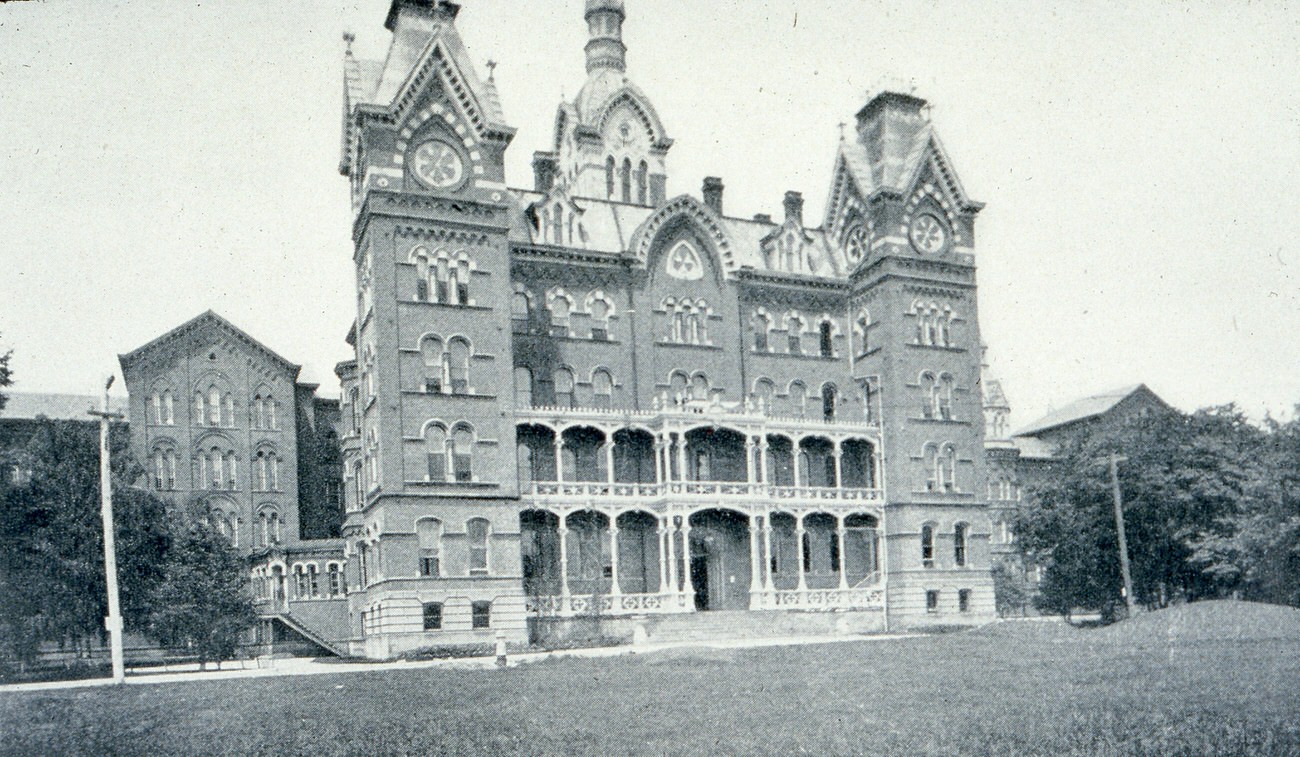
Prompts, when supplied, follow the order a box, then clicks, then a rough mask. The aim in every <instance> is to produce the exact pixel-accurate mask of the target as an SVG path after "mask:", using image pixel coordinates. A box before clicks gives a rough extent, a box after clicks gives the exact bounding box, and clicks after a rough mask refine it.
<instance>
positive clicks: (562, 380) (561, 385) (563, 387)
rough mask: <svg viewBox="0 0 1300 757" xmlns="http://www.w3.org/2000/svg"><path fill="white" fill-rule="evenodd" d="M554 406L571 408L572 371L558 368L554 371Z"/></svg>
mask: <svg viewBox="0 0 1300 757" xmlns="http://www.w3.org/2000/svg"><path fill="white" fill-rule="evenodd" d="M555 404H556V405H557V406H558V407H573V371H570V370H569V369H568V368H559V369H557V370H556V371H555Z"/></svg>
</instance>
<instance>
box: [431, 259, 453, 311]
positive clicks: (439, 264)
mask: <svg viewBox="0 0 1300 757" xmlns="http://www.w3.org/2000/svg"><path fill="white" fill-rule="evenodd" d="M450 279H451V265H450V263H449V262H448V261H447V259H446V258H439V259H438V260H437V261H435V262H434V264H433V301H434V302H441V303H443V304H444V305H445V304H447V303H449V302H451V292H450Z"/></svg>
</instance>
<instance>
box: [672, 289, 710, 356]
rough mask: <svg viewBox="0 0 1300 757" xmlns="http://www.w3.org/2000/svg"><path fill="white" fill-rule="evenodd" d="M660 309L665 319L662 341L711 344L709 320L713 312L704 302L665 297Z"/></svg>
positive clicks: (685, 298)
mask: <svg viewBox="0 0 1300 757" xmlns="http://www.w3.org/2000/svg"><path fill="white" fill-rule="evenodd" d="M660 308H661V309H662V310H663V312H664V315H665V319H666V320H665V323H664V330H663V339H664V341H666V342H669V343H671V344H700V345H707V344H711V342H710V341H709V318H710V317H711V316H712V315H713V310H712V308H710V307H709V303H708V302H707V301H706V300H703V299H693V298H691V297H682V298H681V299H678V298H676V297H666V298H664V301H663V302H662V303H661V305H660Z"/></svg>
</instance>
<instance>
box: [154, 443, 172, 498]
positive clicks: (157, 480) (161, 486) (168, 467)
mask: <svg viewBox="0 0 1300 757" xmlns="http://www.w3.org/2000/svg"><path fill="white" fill-rule="evenodd" d="M152 458H153V480H154V489H156V490H158V491H172V490H173V489H175V488H176V450H174V449H171V448H170V447H166V448H162V447H160V448H156V449H155V450H154V452H153V455H152Z"/></svg>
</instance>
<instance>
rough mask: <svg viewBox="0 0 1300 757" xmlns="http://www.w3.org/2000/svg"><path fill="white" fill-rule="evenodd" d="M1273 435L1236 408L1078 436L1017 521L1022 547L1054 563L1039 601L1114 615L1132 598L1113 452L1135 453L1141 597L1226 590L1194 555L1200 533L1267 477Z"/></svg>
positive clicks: (1132, 510)
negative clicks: (1125, 592) (1122, 572)
mask: <svg viewBox="0 0 1300 757" xmlns="http://www.w3.org/2000/svg"><path fill="white" fill-rule="evenodd" d="M1265 436H1266V435H1265V434H1264V432H1263V431H1262V430H1261V429H1258V428H1256V427H1254V426H1251V425H1250V424H1249V423H1248V422H1247V421H1246V420H1245V418H1244V417H1243V416H1242V415H1241V414H1240V413H1239V412H1238V411H1237V410H1236V409H1235V408H1233V407H1231V406H1228V407H1221V408H1210V409H1207V410H1201V411H1198V412H1196V413H1194V414H1192V415H1184V414H1181V413H1177V412H1168V413H1153V414H1149V415H1144V416H1140V417H1137V418H1134V419H1131V420H1130V421H1129V422H1127V423H1125V424H1123V425H1121V426H1119V427H1113V428H1109V429H1106V430H1105V431H1101V432H1093V433H1090V434H1087V433H1085V434H1082V435H1080V436H1079V437H1077V438H1074V439H1071V440H1069V441H1068V442H1067V443H1066V444H1065V445H1064V446H1063V448H1062V449H1061V451H1060V453H1059V455H1058V459H1057V461H1056V463H1055V464H1054V466H1053V469H1052V474H1051V475H1050V476H1049V477H1047V478H1045V480H1043V481H1042V482H1041V483H1039V484H1037V485H1035V486H1031V487H1030V492H1029V494H1030V496H1029V501H1028V503H1027V504H1026V506H1025V507H1024V508H1023V509H1022V511H1021V513H1020V514H1019V515H1018V517H1017V522H1016V533H1017V536H1018V537H1019V540H1018V543H1019V544H1020V547H1021V549H1022V550H1023V551H1024V552H1025V554H1026V555H1027V556H1029V557H1032V558H1037V559H1039V560H1040V562H1043V563H1045V565H1046V572H1045V574H1044V576H1043V581H1042V584H1041V585H1040V596H1039V597H1038V598H1037V599H1036V603H1037V604H1038V606H1039V607H1040V609H1043V610H1044V611H1049V612H1058V613H1068V611H1069V610H1070V609H1072V608H1081V609H1087V610H1094V611H1101V612H1102V613H1103V614H1104V615H1108V616H1109V615H1111V614H1113V613H1114V611H1115V610H1116V609H1117V608H1118V606H1119V605H1121V604H1122V602H1123V597H1122V594H1121V591H1120V588H1121V583H1122V582H1121V580H1120V578H1119V547H1118V538H1117V536H1116V529H1115V522H1114V509H1113V501H1112V497H1111V490H1110V482H1109V473H1108V470H1107V466H1106V465H1105V461H1106V458H1107V457H1108V456H1109V455H1110V453H1112V452H1118V453H1119V454H1121V455H1123V456H1125V457H1126V461H1125V462H1124V463H1122V464H1121V465H1120V466H1119V481H1120V489H1121V491H1122V494H1123V500H1124V520H1125V530H1126V532H1127V536H1128V542H1129V553H1130V560H1131V563H1132V574H1133V583H1134V593H1135V595H1136V599H1137V601H1138V602H1141V603H1143V604H1146V605H1148V606H1152V607H1154V606H1163V605H1165V604H1167V603H1168V602H1169V601H1171V600H1172V599H1175V598H1183V599H1196V598H1198V597H1204V596H1215V595H1218V594H1221V593H1222V592H1223V588H1224V587H1223V583H1222V581H1221V580H1219V579H1218V578H1217V577H1216V576H1215V575H1214V574H1212V573H1210V572H1207V571H1205V570H1204V569H1203V566H1202V565H1199V564H1197V562H1196V561H1195V560H1193V557H1194V555H1195V554H1196V552H1197V545H1198V544H1199V542H1200V540H1202V539H1205V538H1206V537H1207V536H1210V535H1221V534H1223V533H1225V531H1226V527H1225V524H1224V521H1223V518H1224V516H1225V515H1227V514H1231V513H1233V512H1236V511H1237V508H1238V507H1239V506H1240V504H1241V503H1242V501H1243V500H1244V498H1245V497H1246V496H1247V492H1248V491H1249V490H1250V488H1251V487H1252V486H1254V485H1256V483H1257V482H1258V481H1259V480H1260V478H1261V477H1262V476H1263V475H1264V470H1263V465H1262V464H1261V462H1260V460H1261V452H1262V450H1263V449H1264V448H1265V446H1266V445H1265V443H1264V442H1265V441H1266V439H1265Z"/></svg>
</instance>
